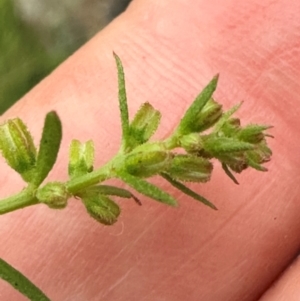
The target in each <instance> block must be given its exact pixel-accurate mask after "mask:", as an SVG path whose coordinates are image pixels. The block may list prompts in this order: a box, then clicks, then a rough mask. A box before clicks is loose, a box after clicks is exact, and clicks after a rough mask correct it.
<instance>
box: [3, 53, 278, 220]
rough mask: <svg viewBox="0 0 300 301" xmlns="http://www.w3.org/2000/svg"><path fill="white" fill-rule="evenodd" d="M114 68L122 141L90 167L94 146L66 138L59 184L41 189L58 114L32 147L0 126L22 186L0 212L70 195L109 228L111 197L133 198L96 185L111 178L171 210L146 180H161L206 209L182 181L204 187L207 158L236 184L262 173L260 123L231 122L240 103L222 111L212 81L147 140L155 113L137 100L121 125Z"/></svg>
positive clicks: (9, 126)
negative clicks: (159, 135)
mask: <svg viewBox="0 0 300 301" xmlns="http://www.w3.org/2000/svg"><path fill="white" fill-rule="evenodd" d="M114 58H115V61H116V65H117V70H118V86H119V108H120V112H121V114H120V115H121V126H122V143H121V146H120V150H119V152H118V153H117V154H116V155H115V156H114V157H113V158H112V159H111V160H110V161H108V162H107V163H106V164H105V165H103V166H102V167H100V168H97V169H95V168H94V152H95V150H94V145H93V142H92V141H91V140H90V141H87V142H85V143H81V142H80V141H78V140H73V141H72V143H71V146H70V153H69V166H68V171H69V177H70V179H69V180H68V181H67V182H64V183H63V182H49V183H46V184H45V185H41V184H42V182H43V181H44V180H45V178H46V177H47V175H48V173H49V171H50V170H51V169H52V168H53V166H54V163H55V161H56V157H57V154H58V150H59V147H60V141H61V138H62V126H61V122H60V119H59V117H58V115H57V114H56V113H55V112H50V113H48V114H47V115H46V118H45V123H44V128H43V133H42V138H41V141H40V145H39V149H38V150H37V148H36V147H35V145H34V143H33V139H32V136H31V134H30V132H29V130H28V129H27V127H26V125H25V124H24V123H23V121H22V120H21V119H19V118H15V119H11V120H8V121H7V122H5V123H4V124H3V125H1V126H0V150H1V152H2V155H3V157H4V158H5V159H6V162H7V163H8V165H10V166H11V167H12V168H13V169H14V170H15V171H17V172H18V173H19V174H20V175H21V177H22V178H23V179H24V180H25V182H27V183H28V185H27V187H26V188H25V189H24V190H22V191H21V192H20V193H18V194H16V195H14V196H11V197H9V198H6V199H4V200H2V201H0V214H4V213H7V212H10V211H13V210H17V209H20V208H24V207H26V206H30V205H36V204H40V203H43V204H46V205H48V206H49V207H50V208H56V209H61V208H64V207H66V205H67V202H68V200H69V199H70V198H72V197H75V198H76V199H81V200H82V203H83V204H84V206H85V207H86V209H87V211H88V213H89V214H90V215H91V216H92V217H93V218H95V219H96V220H98V221H99V222H101V223H103V224H105V225H111V224H113V223H115V222H116V221H117V219H118V216H119V214H120V208H119V205H117V204H116V202H115V201H114V200H113V197H114V196H118V197H121V198H129V197H132V198H134V199H135V200H136V201H138V203H140V201H139V200H138V198H137V197H136V196H135V195H134V194H133V193H132V192H130V191H128V190H127V189H124V188H119V187H115V186H107V185H104V184H103V182H104V181H106V180H108V179H111V178H119V179H121V180H122V181H123V182H124V183H126V184H127V185H128V186H130V187H132V188H133V189H134V190H136V191H137V192H139V193H140V194H143V195H146V196H148V197H150V198H152V199H154V200H156V201H159V202H162V203H164V204H167V205H171V206H176V205H177V201H176V199H175V198H174V197H173V196H171V195H170V194H169V193H168V192H166V191H163V190H162V189H161V188H159V187H158V186H156V185H154V184H151V183H150V182H148V181H147V179H148V178H150V177H152V176H161V177H162V178H163V179H165V180H167V181H168V182H169V183H170V184H171V185H173V186H174V187H175V188H177V189H179V190H180V191H181V192H182V193H184V194H186V195H188V196H189V197H192V198H194V199H195V200H197V201H200V202H202V203H203V204H204V205H207V206H209V207H211V208H213V209H216V206H215V205H214V204H212V203H211V202H210V201H208V200H207V199H206V198H205V197H203V196H201V195H199V194H198V193H196V192H195V191H192V190H191V189H190V188H188V187H187V186H186V182H199V183H204V182H207V181H209V180H210V177H211V173H212V170H213V163H212V160H213V159H217V160H219V161H220V162H221V164H222V167H223V169H224V171H225V173H226V174H227V175H228V176H229V178H231V179H232V180H233V181H234V182H235V183H238V182H237V180H236V178H235V176H234V173H240V172H241V171H243V170H244V169H246V168H248V167H252V168H254V169H257V170H259V171H266V168H265V167H264V166H263V164H264V163H265V162H267V161H269V160H270V157H271V154H272V153H271V150H270V148H269V147H268V145H267V142H266V138H267V137H269V136H270V135H268V134H266V130H268V129H269V128H270V127H269V126H265V125H255V124H250V125H246V126H244V127H243V126H241V124H240V120H239V119H238V118H236V117H233V114H234V113H235V112H236V111H237V110H238V108H239V107H240V105H237V106H234V107H233V108H232V109H230V110H229V111H227V112H224V111H223V110H222V106H221V105H220V104H219V103H217V102H216V101H215V100H214V98H213V93H214V91H215V89H216V87H217V83H218V76H216V77H214V78H213V79H212V80H211V82H210V83H209V84H208V85H207V86H206V87H205V88H204V89H203V91H202V92H201V93H200V94H199V95H198V96H197V97H196V99H195V101H194V102H193V103H192V104H191V106H190V107H189V108H188V110H187V111H186V113H185V114H184V116H183V117H182V119H181V121H180V122H179V124H178V126H177V128H176V129H175V130H174V132H173V133H172V134H171V135H170V136H169V137H168V138H166V139H165V140H161V141H154V142H153V141H150V138H151V137H152V135H153V134H154V132H155V131H156V129H157V127H158V125H159V122H160V119H161V114H160V112H159V111H157V110H156V109H154V108H153V106H152V105H151V104H149V103H144V104H143V105H142V106H141V108H140V110H139V111H138V112H137V113H136V115H135V117H134V118H133V120H132V121H130V120H129V114H128V105H127V96H126V89H125V75H124V71H123V65H122V62H121V60H120V58H119V57H118V56H117V55H116V54H114Z"/></svg>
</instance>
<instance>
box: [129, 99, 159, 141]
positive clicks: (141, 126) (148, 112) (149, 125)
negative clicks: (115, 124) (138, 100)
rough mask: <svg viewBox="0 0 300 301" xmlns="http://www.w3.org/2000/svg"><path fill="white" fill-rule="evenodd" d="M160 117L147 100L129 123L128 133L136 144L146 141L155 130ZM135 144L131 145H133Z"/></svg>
mask: <svg viewBox="0 0 300 301" xmlns="http://www.w3.org/2000/svg"><path fill="white" fill-rule="evenodd" d="M160 118H161V114H160V112H159V111H157V110H155V109H154V108H153V107H152V105H151V104H150V103H148V102H146V103H144V104H143V105H142V106H141V107H140V109H139V110H138V112H137V113H136V114H135V116H134V119H133V121H132V122H131V124H130V135H131V136H132V137H133V138H134V140H135V141H136V142H137V145H139V144H142V143H145V142H147V141H148V140H149V139H150V138H151V136H152V135H153V134H154V133H155V131H156V130H157V127H158V125H159V122H160ZM135 146H136V145H132V147H135Z"/></svg>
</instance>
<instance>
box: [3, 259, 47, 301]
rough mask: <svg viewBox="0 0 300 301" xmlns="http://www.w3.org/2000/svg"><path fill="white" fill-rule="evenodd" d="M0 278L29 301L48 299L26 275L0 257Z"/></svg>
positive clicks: (45, 300) (44, 300)
mask: <svg viewBox="0 0 300 301" xmlns="http://www.w3.org/2000/svg"><path fill="white" fill-rule="evenodd" d="M0 278H2V279H3V280H5V281H7V282H8V283H9V284H10V285H12V286H13V287H14V288H15V289H16V290H17V291H19V292H20V293H21V294H23V295H24V296H25V297H27V298H29V299H30V300H31V301H50V299H49V298H48V297H47V296H46V295H45V294H44V293H43V292H42V291H41V290H40V289H39V288H38V287H36V286H35V285H34V284H33V283H32V282H31V281H30V280H29V279H28V278H27V277H26V276H24V275H23V274H22V273H21V272H19V271H18V270H16V269H15V268H14V267H12V266H11V265H10V264H8V263H7V262H5V261H4V260H3V259H1V258H0Z"/></svg>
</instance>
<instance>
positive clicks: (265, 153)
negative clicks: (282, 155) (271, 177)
mask: <svg viewBox="0 0 300 301" xmlns="http://www.w3.org/2000/svg"><path fill="white" fill-rule="evenodd" d="M271 155H272V151H271V150H270V148H269V147H268V146H267V143H266V142H265V141H262V142H261V143H259V144H257V145H256V148H255V150H253V151H248V152H247V163H248V165H249V166H251V167H253V168H255V169H257V170H260V171H267V169H266V168H265V167H264V166H262V165H261V164H263V163H266V162H268V161H270V159H271Z"/></svg>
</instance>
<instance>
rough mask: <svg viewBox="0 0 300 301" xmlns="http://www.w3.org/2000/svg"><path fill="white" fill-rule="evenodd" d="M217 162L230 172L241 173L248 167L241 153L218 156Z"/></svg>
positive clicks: (244, 156)
mask: <svg viewBox="0 0 300 301" xmlns="http://www.w3.org/2000/svg"><path fill="white" fill-rule="evenodd" d="M218 160H219V161H220V162H222V163H224V164H226V165H227V166H229V167H230V169H231V170H233V171H235V172H237V173H240V172H242V171H243V170H244V169H246V168H247V167H248V163H247V158H246V155H245V154H244V153H243V152H236V153H230V154H227V153H224V154H220V155H219V156H218Z"/></svg>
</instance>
